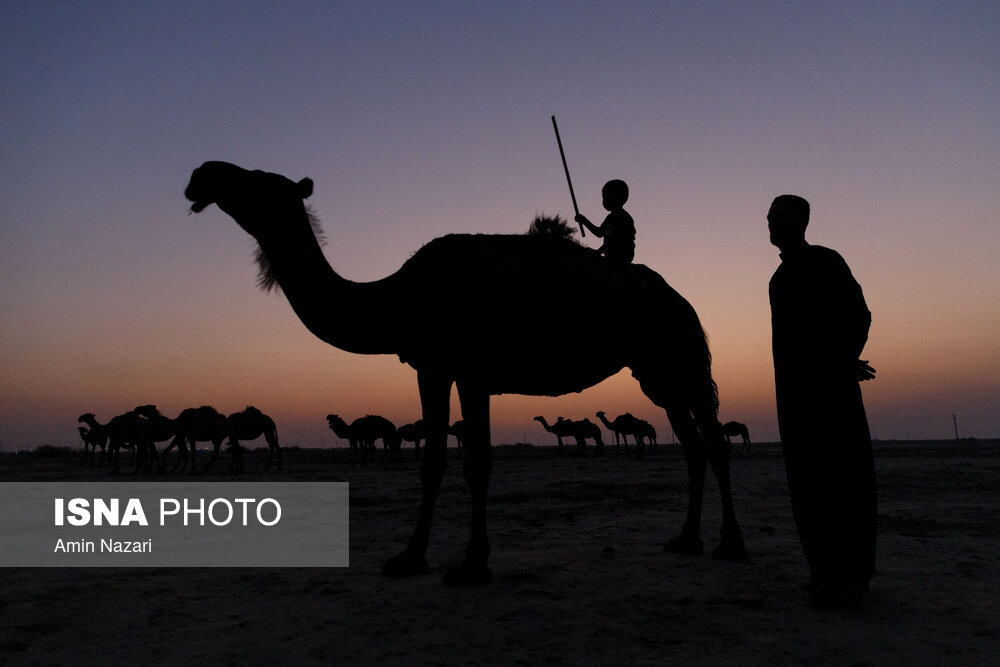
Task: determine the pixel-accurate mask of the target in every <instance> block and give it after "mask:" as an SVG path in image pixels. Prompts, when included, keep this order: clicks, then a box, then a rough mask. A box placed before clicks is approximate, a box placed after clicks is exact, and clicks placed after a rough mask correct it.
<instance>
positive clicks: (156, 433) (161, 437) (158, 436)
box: [135, 405, 187, 472]
mask: <svg viewBox="0 0 1000 667" xmlns="http://www.w3.org/2000/svg"><path fill="white" fill-rule="evenodd" d="M135 413H136V414H137V415H139V416H140V417H142V418H143V419H146V420H148V421H149V423H150V425H151V428H152V435H153V442H154V443H157V442H166V441H168V440H170V441H173V439H174V438H176V437H177V433H176V430H175V429H174V420H172V419H169V418H167V417H164V416H163V415H162V414H160V411H159V410H157V409H156V406H155V405H140V406H138V407H137V408H136V409H135ZM167 450H169V446H168V447H167V449H166V450H164V451H163V457H162V459H161V461H160V472H163V471H164V469H165V468H166V466H167V457H166V453H167ZM183 451H184V452H185V453H186V452H187V449H186V448H185V449H184V450H183Z"/></svg>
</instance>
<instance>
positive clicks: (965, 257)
mask: <svg viewBox="0 0 1000 667" xmlns="http://www.w3.org/2000/svg"><path fill="white" fill-rule="evenodd" d="M690 5H691V6H688V4H687V3H663V2H642V3H636V2H622V3H614V4H613V5H609V4H608V3H589V2H544V3H542V2H536V3H516V2H502V3H485V2H482V3H480V2H471V3H467V2H442V3H371V2H356V3H354V2H337V3H323V2H281V3H276V2H271V3H256V2H233V3H218V2H170V3H133V2H119V3H116V2H101V3H63V2H38V1H33V2H4V3H3V4H2V5H0V31H2V39H0V73H2V76H0V82H2V83H0V97H2V99H3V103H2V104H0V114H2V116H0V159H2V165H3V173H4V178H3V179H0V230H2V236H0V239H2V243H0V267H2V269H0V270H2V271H3V281H2V285H3V287H2V290H0V313H2V318H3V319H2V327H0V373H2V374H0V378H2V379H0V447H2V448H3V449H4V450H10V449H20V448H30V447H35V446H38V445H41V444H46V443H52V444H67V445H68V444H74V445H75V444H76V443H77V442H78V438H77V434H76V429H75V426H76V424H75V419H76V417H77V416H78V415H79V414H80V413H82V412H95V413H96V414H97V415H98V419H99V420H101V421H102V422H103V421H105V420H107V419H108V418H110V417H112V416H113V415H115V414H118V413H120V412H123V411H125V410H128V409H131V408H132V407H134V406H135V405H138V404H143V403H156V404H158V405H159V406H160V407H161V409H162V410H163V412H164V413H166V414H168V415H172V414H175V413H177V412H179V411H180V410H181V409H183V408H185V407H190V406H193V405H200V404H203V403H209V404H213V405H215V406H216V407H217V408H218V409H220V410H222V411H224V412H235V411H237V410H240V409H242V408H243V407H244V406H245V405H246V404H248V403H249V404H254V405H257V406H258V407H259V408H261V409H262V410H264V411H265V412H268V413H269V414H271V415H272V416H273V417H274V418H275V420H276V421H277V422H278V426H279V431H280V432H281V434H282V437H283V440H284V442H285V443H286V444H301V445H307V446H309V445H312V446H328V445H330V444H335V443H337V441H336V440H335V439H334V438H333V436H332V434H331V433H330V432H329V431H328V430H327V429H326V424H325V421H324V416H325V415H326V414H327V413H328V412H338V413H340V414H342V415H344V416H345V417H347V418H353V417H357V416H361V415H363V414H367V413H378V414H384V415H385V416H387V417H389V418H390V419H392V420H393V421H395V422H396V423H397V424H403V423H406V422H407V421H411V420H413V419H416V418H417V417H418V416H419V407H418V403H417V399H416V387H415V378H414V374H413V372H412V371H411V370H409V369H408V368H407V367H403V366H401V365H400V364H399V362H398V361H397V360H396V359H395V358H390V357H382V358H376V357H357V356H352V355H349V354H346V353H344V352H341V351H339V350H334V349H332V348H329V347H327V346H325V345H323V344H321V343H319V342H318V341H316V340H315V339H314V338H313V337H312V336H311V335H310V334H309V333H308V332H307V331H306V330H305V329H304V328H303V327H302V326H301V324H300V323H299V322H298V321H297V319H296V318H295V316H294V314H293V313H292V312H291V310H290V308H289V307H288V305H287V303H286V302H285V301H284V298H283V297H281V296H275V295H263V294H260V293H258V292H256V291H255V289H254V269H253V267H252V265H251V261H250V255H251V251H252V248H253V245H252V243H251V241H250V240H249V239H248V238H247V237H246V236H245V235H244V234H243V232H242V231H240V230H239V229H238V228H237V226H236V225H235V224H234V223H233V222H232V221H231V220H230V219H229V218H227V217H226V216H225V215H223V214H221V213H219V212H218V210H217V209H215V208H212V209H209V210H208V211H206V212H205V213H203V214H201V215H200V216H188V215H187V213H186V212H187V202H186V201H185V200H184V198H183V189H184V186H185V185H186V183H187V179H188V177H189V175H190V173H191V171H192V169H194V167H196V166H198V165H199V164H201V163H202V162H204V161H205V160H210V159H218V160H227V161H231V162H235V163H237V164H241V165H242V166H246V167H251V168H260V169H265V170H267V171H275V172H279V173H283V174H285V175H287V176H289V177H291V178H296V179H298V178H301V177H303V176H310V177H311V178H313V179H314V181H315V182H316V190H315V195H314V196H313V198H312V200H311V202H312V205H313V207H314V208H315V210H316V212H317V213H318V214H319V216H320V218H321V219H322V221H323V223H324V227H325V229H326V233H327V237H328V239H329V243H328V245H327V246H326V254H327V256H328V257H329V258H330V261H331V262H332V263H333V265H334V266H335V268H336V269H337V270H338V271H339V272H340V273H341V274H342V275H344V276H346V277H348V278H352V279H355V280H371V279H375V278H379V277H381V276H384V275H386V274H388V273H390V272H392V271H394V270H395V269H396V268H397V267H398V266H399V265H400V264H401V263H402V262H403V261H404V260H405V259H406V258H407V257H408V256H409V255H410V254H411V253H412V252H413V251H414V250H416V249H417V248H418V247H420V246H421V245H422V244H423V243H425V242H426V241H428V240H430V239H431V238H433V237H435V236H439V235H442V234H445V233H450V232H504V233H519V232H522V231H524V230H526V229H527V226H528V224H529V223H530V221H531V219H532V217H533V216H534V215H535V214H536V213H540V212H546V213H560V214H562V215H571V214H572V206H571V204H570V201H569V194H568V192H567V190H566V186H565V179H564V177H563V173H562V166H561V163H560V162H559V156H558V151H557V149H556V145H555V140H554V137H553V135H552V127H551V123H550V120H549V117H550V115H552V114H556V115H557V116H558V118H559V123H560V129H561V131H562V138H563V142H564V144H565V146H566V151H567V158H568V160H569V164H570V168H571V170H572V173H573V180H574V185H575V186H576V190H577V198H578V200H579V202H580V206H581V209H582V211H583V212H584V213H585V214H587V215H589V216H590V217H591V218H592V219H600V217H601V215H602V210H601V208H600V196H599V191H600V186H601V184H603V183H604V182H605V181H606V180H608V179H609V178H613V177H617V178H623V179H625V180H626V181H627V182H628V183H629V185H630V186H631V189H632V197H631V200H630V202H629V204H628V206H627V207H626V208H627V209H628V210H629V211H630V212H631V213H632V215H633V217H634V218H635V220H636V225H637V229H638V238H637V244H638V249H637V257H636V259H637V261H639V262H642V263H645V264H648V265H649V266H651V267H652V268H654V269H655V270H657V271H659V272H660V273H661V274H663V275H664V277H666V278H667V280H668V281H669V282H670V283H671V284H672V285H674V286H675V287H676V288H677V289H678V290H679V291H680V292H681V293H682V294H684V295H685V296H686V297H687V298H688V299H689V300H690V301H691V302H692V304H693V305H694V306H695V308H696V309H697V310H698V312H699V314H700V316H701V318H702V321H703V323H704V325H705V327H706V329H707V330H708V332H709V335H710V337H711V343H712V351H713V354H714V357H715V361H716V364H715V374H716V379H717V380H718V382H719V385H720V393H721V398H722V408H721V412H720V416H721V417H722V418H723V419H724V420H729V419H738V420H740V421H744V422H746V423H747V424H748V425H749V426H750V430H751V434H752V435H755V436H756V437H755V439H758V440H773V439H775V438H776V436H777V431H776V422H775V415H774V400H773V399H774V397H773V379H772V368H771V356H770V320H769V311H768V303H767V281H768V279H769V277H770V275H771V273H772V272H773V270H774V268H775V267H776V266H777V263H778V258H777V253H776V251H775V249H774V248H772V247H771V246H770V245H769V244H768V240H767V232H766V222H765V220H764V215H765V213H766V210H767V207H768V204H769V203H770V200H771V199H772V198H773V197H774V196H775V195H777V194H781V193H785V192H791V193H796V194H800V195H802V196H805V197H806V198H807V199H809V200H810V201H811V202H812V206H813V221H812V224H811V225H810V230H809V239H810V240H811V241H812V242H814V243H820V244H823V245H828V246H831V247H833V248H835V249H837V250H838V251H840V252H841V253H842V254H843V255H844V257H845V258H846V259H847V261H848V263H849V264H850V265H851V267H852V269H853V270H854V273H855V276H856V277H857V278H858V279H859V281H860V282H861V284H862V286H863V288H864V290H865V295H866V297H867V299H868V303H869V307H870V308H871V310H872V312H873V318H874V323H873V327H872V333H871V338H870V341H869V345H868V348H867V351H866V358H869V359H870V360H871V362H872V364H873V365H874V366H875V367H876V368H877V369H878V370H879V375H878V380H876V381H875V382H874V383H868V384H866V385H865V397H866V405H867V406H868V412H869V418H870V421H871V424H872V432H873V435H874V436H875V437H879V438H895V437H900V438H923V437H933V438H938V437H941V438H946V437H951V436H952V435H953V433H954V431H953V422H952V414H953V413H954V414H956V415H957V419H958V425H959V430H960V435H962V436H976V437H1000V398H998V397H1000V336H998V333H1000V294H998V289H997V286H998V285H1000V262H998V259H997V257H998V250H1000V76H998V75H997V73H998V72H1000V7H998V5H996V3H979V2H954V3H941V2H906V3H888V2H879V3H821V2H815V3H813V2H799V3H758V2H748V3H710V2H705V3H690ZM587 241H588V242H589V243H591V244H593V242H594V239H592V238H588V240H587ZM622 322H623V321H622V319H621V318H620V317H619V314H617V313H615V312H614V309H613V305H612V304H595V312H594V319H593V321H592V322H588V323H570V322H567V323H563V326H565V327H566V333H567V336H570V335H585V336H592V337H593V338H594V339H595V344H598V343H599V339H600V329H601V327H611V326H629V324H628V323H627V321H626V322H625V323H624V324H623V323H622ZM399 326H401V327H407V326H413V324H412V323H407V322H400V323H399ZM596 410H605V411H607V412H608V413H609V414H611V415H614V414H617V413H618V412H624V411H626V410H628V411H631V412H633V413H635V414H637V415H640V416H646V417H647V418H649V419H650V420H651V421H653V422H654V425H656V426H657V427H658V429H661V431H662V432H663V433H665V434H669V431H668V430H667V427H666V419H665V416H664V415H663V414H662V413H661V412H660V411H658V410H656V409H655V408H654V407H653V406H652V405H651V404H649V402H648V401H647V400H646V399H645V398H644V397H643V396H642V395H641V393H639V391H638V389H637V388H636V387H635V383H634V382H633V381H632V380H631V378H630V377H629V376H628V373H627V372H626V373H624V374H622V375H620V376H616V377H615V378H612V379H611V380H609V381H607V382H605V383H603V384H602V385H600V386H598V387H595V388H594V389H592V390H588V391H587V392H584V393H583V394H580V395H574V396H569V397H564V398H556V399H538V398H527V397H501V398H497V399H495V400H494V404H493V416H494V430H493V434H494V442H498V443H499V442H512V441H516V440H522V439H525V438H526V439H527V440H528V441H530V442H536V443H539V442H541V443H548V442H549V441H550V440H551V437H549V436H547V434H544V433H542V432H541V431H540V428H539V427H538V425H537V424H536V423H534V422H532V421H531V417H532V416H534V415H535V414H542V415H545V416H547V417H549V418H550V419H554V418H555V417H556V416H558V415H563V416H566V417H569V418H575V419H579V418H582V417H590V418H591V419H593V418H594V417H593V413H594V412H595V411H596ZM455 418H457V410H456V414H455ZM667 437H668V438H669V435H667Z"/></svg>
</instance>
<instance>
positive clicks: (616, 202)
mask: <svg viewBox="0 0 1000 667" xmlns="http://www.w3.org/2000/svg"><path fill="white" fill-rule="evenodd" d="M601 197H602V199H603V200H604V202H603V203H604V208H606V209H607V210H609V211H613V210H615V209H619V208H621V207H622V206H624V205H625V202H627V201H628V185H626V184H625V181H621V180H618V179H617V178H616V179H614V180H611V181H608V182H607V183H605V184H604V187H603V188H601Z"/></svg>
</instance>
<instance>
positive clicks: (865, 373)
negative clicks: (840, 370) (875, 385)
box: [858, 359, 875, 382]
mask: <svg viewBox="0 0 1000 667" xmlns="http://www.w3.org/2000/svg"><path fill="white" fill-rule="evenodd" d="M874 379H875V369H874V368H872V367H871V366H869V365H868V362H867V361H866V360H865V359H858V382H864V381H865V380H874Z"/></svg>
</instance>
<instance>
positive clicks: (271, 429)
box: [226, 405, 281, 472]
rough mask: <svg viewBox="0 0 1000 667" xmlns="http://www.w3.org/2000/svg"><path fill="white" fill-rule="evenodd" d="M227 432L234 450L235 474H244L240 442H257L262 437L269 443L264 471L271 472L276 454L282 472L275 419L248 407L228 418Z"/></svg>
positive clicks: (233, 466) (233, 467)
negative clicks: (272, 460)
mask: <svg viewBox="0 0 1000 667" xmlns="http://www.w3.org/2000/svg"><path fill="white" fill-rule="evenodd" d="M226 430H227V431H228V433H229V446H230V447H232V449H233V465H232V470H233V472H243V447H242V445H240V440H256V439H257V438H259V437H261V436H264V440H265V441H267V465H265V466H264V470H270V468H271V459H272V458H273V457H274V455H275V453H277V454H278V470H281V447H280V446H278V428H277V427H276V426H275V425H274V420H273V419H271V418H270V417H268V416H267V415H265V414H264V413H263V412H261V411H260V410H258V409H257V408H255V407H254V406H252V405H248V406H247V407H246V409H245V410H243V411H242V412H234V413H233V414H231V415H229V416H228V417H226Z"/></svg>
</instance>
